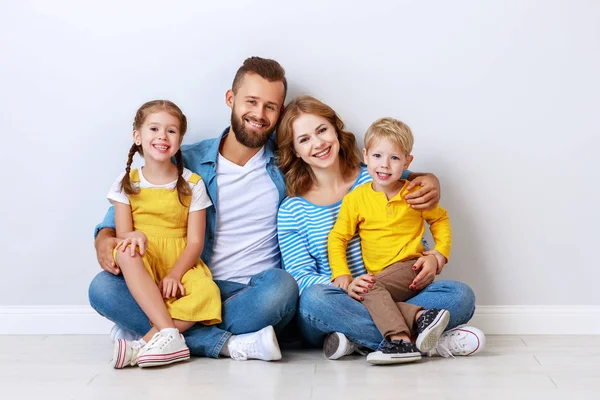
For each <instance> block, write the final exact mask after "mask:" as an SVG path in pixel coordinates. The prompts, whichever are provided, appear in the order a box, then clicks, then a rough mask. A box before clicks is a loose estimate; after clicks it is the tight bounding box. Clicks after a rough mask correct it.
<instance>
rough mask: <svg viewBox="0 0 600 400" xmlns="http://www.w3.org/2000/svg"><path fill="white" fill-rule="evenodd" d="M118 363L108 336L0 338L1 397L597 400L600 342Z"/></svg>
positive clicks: (510, 341) (530, 339) (548, 339)
mask: <svg viewBox="0 0 600 400" xmlns="http://www.w3.org/2000/svg"><path fill="white" fill-rule="evenodd" d="M111 355H112V344H111V343H110V342H109V339H108V335H103V336H0V393H2V394H0V398H2V399H13V398H14V399H61V400H64V399H107V400H108V399H111V400H112V399H164V400H170V399H173V400H175V399H177V400H179V399H193V400H207V399H251V400H262V399H282V400H295V399H345V400H346V399H347V400H351V399H357V400H358V399H360V400H363V399H379V400H384V399H395V400H396V399H402V398H406V399H408V398H411V399H418V398H425V399H481V400H491V399H561V400H576V399H595V400H597V399H600V336H569V337H567V336H488V346H487V349H486V350H485V352H482V353H480V354H478V355H477V356H474V357H467V358H465V357H463V358H456V359H442V358H429V359H427V358H425V359H424V360H423V361H421V362H420V363H416V364H410V365H408V364H407V365H396V366H383V367H382V366H371V365H369V364H367V362H366V361H365V358H363V357H360V356H352V357H346V358H344V359H342V360H338V361H328V360H325V359H324V358H323V356H322V354H321V352H319V351H316V350H314V351H302V350H293V351H287V352H284V360H282V361H279V362H271V363H267V362H263V361H245V362H241V361H232V360H230V359H219V360H214V359H206V358H193V359H192V360H191V361H189V362H185V363H181V364H178V365H175V366H171V367H165V368H156V369H145V370H142V369H140V368H130V369H124V370H114V369H112V368H111V367H110V366H109V364H108V362H109V360H110V358H111ZM423 396H425V397H423Z"/></svg>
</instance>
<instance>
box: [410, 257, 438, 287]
mask: <svg viewBox="0 0 600 400" xmlns="http://www.w3.org/2000/svg"><path fill="white" fill-rule="evenodd" d="M419 268H420V269H421V272H419V274H418V275H417V276H416V277H415V279H414V280H413V281H412V283H411V284H410V286H409V287H408V288H409V289H410V290H421V289H423V288H425V287H426V286H427V285H429V284H430V283H431V282H433V280H434V279H435V273H436V271H437V259H436V258H435V256H423V257H419V259H418V260H417V262H416V263H415V265H414V266H413V269H414V270H417V269H419Z"/></svg>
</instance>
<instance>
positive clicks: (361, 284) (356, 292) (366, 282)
mask: <svg viewBox="0 0 600 400" xmlns="http://www.w3.org/2000/svg"><path fill="white" fill-rule="evenodd" d="M374 283H375V276H373V274H364V275H361V276H359V277H356V278H354V280H353V281H352V282H351V283H350V285H349V286H348V296H350V297H352V298H353V299H354V300H358V301H363V300H364V297H362V295H363V294H365V293H367V292H368V291H369V289H371V288H372V287H373V284H374Z"/></svg>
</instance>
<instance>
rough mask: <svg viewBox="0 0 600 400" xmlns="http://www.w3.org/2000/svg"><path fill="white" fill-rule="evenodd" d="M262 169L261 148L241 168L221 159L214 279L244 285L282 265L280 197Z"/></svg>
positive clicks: (218, 176)
mask: <svg viewBox="0 0 600 400" xmlns="http://www.w3.org/2000/svg"><path fill="white" fill-rule="evenodd" d="M266 164H267V158H266V156H265V149H264V148H262V149H261V150H260V151H259V152H258V153H257V154H256V155H255V156H254V157H252V158H251V159H250V160H249V161H248V162H247V163H246V165H244V166H243V167H242V166H239V165H237V164H234V163H232V162H231V161H229V160H227V159H226V158H224V157H223V156H221V154H219V158H218V160H217V188H218V189H217V196H218V197H217V198H218V199H219V201H218V206H217V226H216V232H215V244H214V248H213V255H212V258H211V265H209V268H210V270H211V272H212V274H213V279H217V280H228V281H233V282H238V283H243V284H247V283H248V282H249V281H250V279H251V278H252V276H254V275H256V274H258V273H260V272H263V271H265V270H268V269H271V268H278V267H279V266H280V258H281V255H280V253H279V244H278V242H277V207H278V206H279V192H278V191H277V187H276V186H275V184H274V183H273V181H272V180H271V177H270V176H269V174H268V173H267V169H266Z"/></svg>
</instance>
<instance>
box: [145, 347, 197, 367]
mask: <svg viewBox="0 0 600 400" xmlns="http://www.w3.org/2000/svg"><path fill="white" fill-rule="evenodd" d="M189 358H190V349H185V350H180V351H176V352H174V353H169V354H160V355H159V354H153V355H148V356H140V358H139V359H138V366H139V367H141V368H147V367H160V366H161V365H168V364H173V363H176V362H179V361H185V360H189Z"/></svg>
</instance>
